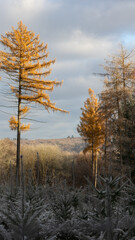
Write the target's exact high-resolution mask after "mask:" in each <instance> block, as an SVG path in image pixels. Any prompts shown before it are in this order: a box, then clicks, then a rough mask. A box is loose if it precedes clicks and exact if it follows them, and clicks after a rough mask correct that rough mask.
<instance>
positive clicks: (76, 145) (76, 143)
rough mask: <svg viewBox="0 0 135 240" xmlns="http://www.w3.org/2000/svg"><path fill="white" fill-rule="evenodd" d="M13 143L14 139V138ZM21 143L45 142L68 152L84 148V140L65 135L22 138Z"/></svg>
mask: <svg viewBox="0 0 135 240" xmlns="http://www.w3.org/2000/svg"><path fill="white" fill-rule="evenodd" d="M13 142H14V143H15V142H16V140H15V139H14V140H13ZM21 144H22V145H37V144H45V145H57V146H58V147H59V148H60V149H61V150H62V151H68V152H77V153H79V152H81V151H83V149H84V146H85V142H84V141H83V140H82V138H80V137H67V138H60V139H35V140H28V139H22V140H21Z"/></svg>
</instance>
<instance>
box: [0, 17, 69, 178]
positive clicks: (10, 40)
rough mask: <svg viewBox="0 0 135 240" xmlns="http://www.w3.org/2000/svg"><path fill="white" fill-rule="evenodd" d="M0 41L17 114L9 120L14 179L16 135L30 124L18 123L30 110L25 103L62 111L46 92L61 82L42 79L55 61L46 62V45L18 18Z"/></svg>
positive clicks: (1, 54)
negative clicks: (12, 135) (12, 134)
mask: <svg viewBox="0 0 135 240" xmlns="http://www.w3.org/2000/svg"><path fill="white" fill-rule="evenodd" d="M0 42H1V44H2V45H3V46H4V50H3V51H0V62H1V66H0V69H1V70H3V71H4V72H5V73H6V74H8V75H9V76H10V79H11V83H10V88H11V91H12V92H13V93H14V94H15V97H16V98H17V117H15V116H12V117H11V118H10V120H9V123H10V128H11V129H12V130H17V156H16V179H17V181H18V180H19V169H20V135H21V131H25V130H28V129H29V128H30V124H28V125H24V124H22V123H21V118H22V116H24V115H25V114H26V113H27V112H28V111H29V110H30V108H29V107H28V104H30V105H31V103H37V104H40V105H42V106H43V107H44V108H45V109H46V110H49V109H51V110H53V111H62V112H66V111H64V110H62V109H60V108H57V107H56V106H55V103H52V102H51V100H50V97H49V95H48V94H47V91H53V89H54V86H58V85H61V84H62V82H59V81H56V80H54V81H52V80H46V79H45V78H46V77H47V76H48V75H50V73H51V69H50V65H51V64H54V63H55V59H54V60H48V61H47V57H48V52H47V44H46V45H45V44H44V42H40V40H39V35H35V33H34V32H32V31H29V30H27V27H26V26H25V25H24V24H23V23H22V21H20V22H19V23H18V28H17V29H15V28H14V27H12V31H11V32H7V33H6V34H5V36H3V35H1V40H0ZM5 47H6V48H7V49H8V50H7V51H6V50H5ZM25 104H26V105H25Z"/></svg>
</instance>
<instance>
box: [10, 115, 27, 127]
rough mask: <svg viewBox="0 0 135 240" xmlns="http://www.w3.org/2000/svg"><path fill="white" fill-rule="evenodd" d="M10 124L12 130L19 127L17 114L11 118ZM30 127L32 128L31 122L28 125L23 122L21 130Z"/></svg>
mask: <svg viewBox="0 0 135 240" xmlns="http://www.w3.org/2000/svg"><path fill="white" fill-rule="evenodd" d="M9 125H10V128H11V130H16V129H17V128H18V120H17V118H16V117H15V116H12V117H11V118H10V120H9ZM29 129H30V124H27V125H24V124H21V125H20V130H21V131H27V130H29Z"/></svg>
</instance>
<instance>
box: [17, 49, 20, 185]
mask: <svg viewBox="0 0 135 240" xmlns="http://www.w3.org/2000/svg"><path fill="white" fill-rule="evenodd" d="M20 56H21V54H20ZM20 58H21V57H20ZM18 94H19V96H18V116H17V120H18V126H17V153H16V185H17V186H18V185H20V139H21V131H20V125H21V98H20V96H21V67H20V70H19V92H18Z"/></svg>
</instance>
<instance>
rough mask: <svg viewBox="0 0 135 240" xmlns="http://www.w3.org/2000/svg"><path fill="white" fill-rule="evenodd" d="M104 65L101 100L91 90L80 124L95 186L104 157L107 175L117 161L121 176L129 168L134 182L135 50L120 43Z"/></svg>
mask: <svg viewBox="0 0 135 240" xmlns="http://www.w3.org/2000/svg"><path fill="white" fill-rule="evenodd" d="M103 67H104V70H105V72H104V74H102V75H103V76H105V80H104V89H103V91H102V92H101V94H99V100H98V99H97V98H96V96H94V92H93V91H92V90H91V89H89V98H87V100H86V101H85V103H84V108H81V110H82V116H81V117H80V124H79V125H78V127H77V130H78V132H79V133H80V135H81V136H82V137H83V138H84V140H85V141H86V143H87V146H86V148H85V149H84V152H91V154H92V167H93V181H94V183H95V186H96V182H97V174H98V160H100V159H101V158H102V163H103V165H104V169H105V174H106V175H108V174H112V165H113V164H115V163H117V165H118V164H119V170H120V174H121V176H124V175H127V172H128V170H129V169H130V174H131V179H132V181H135V51H134V50H132V51H131V52H130V53H128V52H127V51H126V50H125V49H124V48H123V46H121V48H120V51H119V53H118V54H117V55H114V56H112V57H110V58H109V59H108V60H106V63H105V65H104V66H103ZM97 154H98V156H100V157H98V156H97ZM101 155H102V157H101ZM108 162H110V163H109V169H110V170H109V169H108V168H107V163H108ZM125 169H126V171H125ZM109 172H110V173H109Z"/></svg>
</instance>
